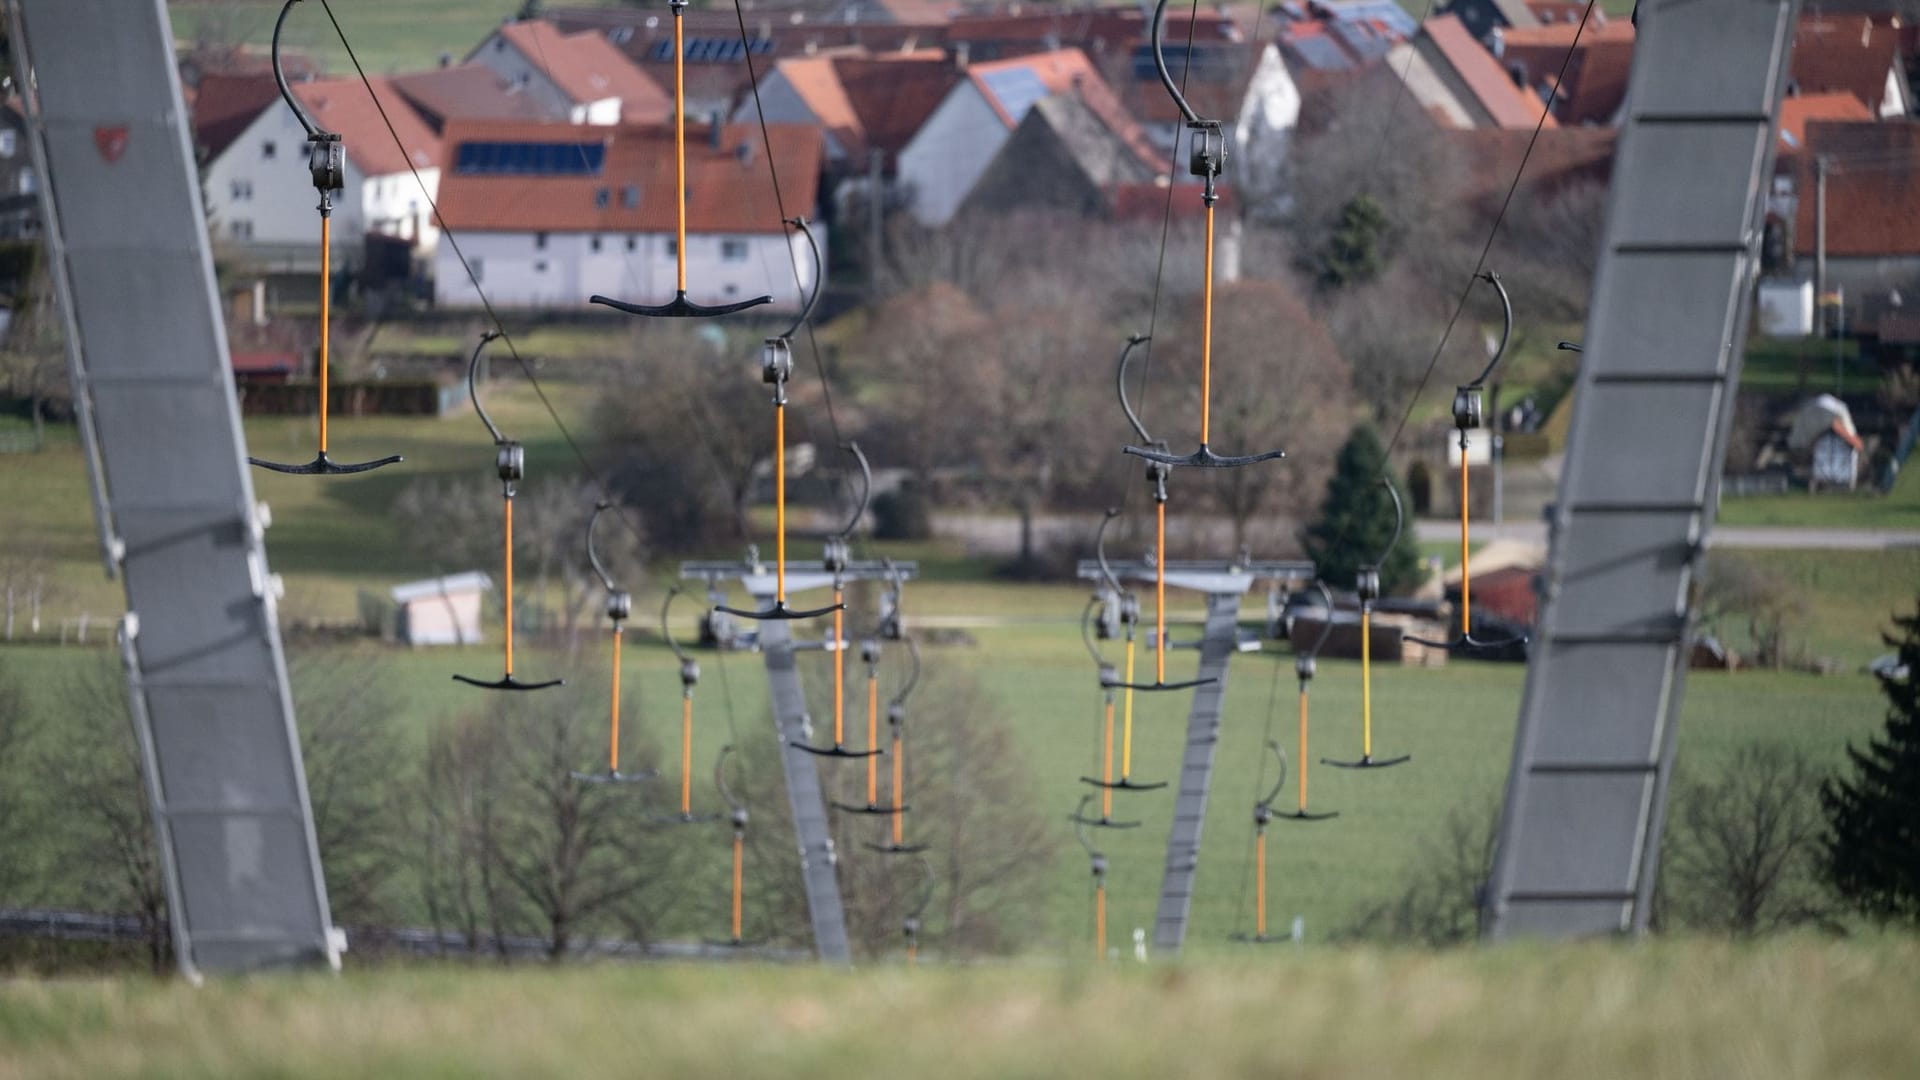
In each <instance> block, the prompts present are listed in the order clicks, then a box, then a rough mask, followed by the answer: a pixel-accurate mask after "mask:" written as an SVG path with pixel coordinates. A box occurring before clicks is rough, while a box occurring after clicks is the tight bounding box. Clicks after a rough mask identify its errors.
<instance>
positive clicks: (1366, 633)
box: [1320, 476, 1413, 769]
mask: <svg viewBox="0 0 1920 1080" xmlns="http://www.w3.org/2000/svg"><path fill="white" fill-rule="evenodd" d="M1380 486H1381V487H1384V488H1386V489H1387V495H1388V497H1389V498H1391V499H1392V500H1393V536H1391V537H1390V538H1388V540H1387V546H1386V547H1383V548H1381V549H1380V555H1379V557H1378V558H1376V559H1374V560H1373V562H1371V563H1369V564H1368V565H1366V566H1363V567H1361V568H1360V570H1359V572H1358V573H1357V574H1355V575H1354V592H1355V593H1357V594H1358V595H1359V597H1360V759H1359V760H1358V761H1335V760H1333V759H1332V758H1321V759H1320V764H1322V765H1332V766H1335V767H1337V768H1341V769H1384V768H1386V767H1388V766H1390V765H1400V764H1403V763H1405V762H1408V761H1411V760H1413V755H1412V754H1402V755H1400V756H1399V757H1395V758H1383V759H1381V760H1378V761H1376V760H1374V757H1373V602H1374V601H1375V600H1377V599H1379V597H1380V564H1381V563H1383V562H1386V561H1387V556H1388V555H1391V554H1392V553H1393V549H1394V546H1395V545H1396V544H1398V543H1400V528H1401V526H1402V525H1403V524H1404V523H1405V517H1404V515H1403V514H1402V513H1401V508H1400V493H1399V492H1398V491H1396V490H1394V487H1393V481H1392V480H1391V479H1390V478H1388V477H1386V476H1382V477H1381V478H1380Z"/></svg>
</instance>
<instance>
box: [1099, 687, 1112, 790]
mask: <svg viewBox="0 0 1920 1080" xmlns="http://www.w3.org/2000/svg"><path fill="white" fill-rule="evenodd" d="M1106 713H1107V721H1106V727H1105V734H1103V735H1102V736H1101V738H1100V782H1101V784H1102V787H1101V788H1100V820H1102V821H1106V820H1108V819H1110V818H1112V817H1113V691H1112V690H1108V691H1107V705H1106Z"/></svg>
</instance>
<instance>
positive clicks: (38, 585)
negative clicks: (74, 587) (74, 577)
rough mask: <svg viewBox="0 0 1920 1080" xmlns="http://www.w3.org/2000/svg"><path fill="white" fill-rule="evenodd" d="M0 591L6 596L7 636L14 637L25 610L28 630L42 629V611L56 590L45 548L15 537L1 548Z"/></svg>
mask: <svg viewBox="0 0 1920 1080" xmlns="http://www.w3.org/2000/svg"><path fill="white" fill-rule="evenodd" d="M0 594H4V600H5V615H4V625H5V636H6V640H8V641H12V640H13V635H14V630H15V625H16V622H17V619H18V616H19V615H20V613H21V612H22V610H24V611H25V613H26V616H27V632H28V633H29V634H38V633H39V632H40V611H41V608H42V607H43V606H44V605H45V604H46V602H47V601H48V600H51V599H53V598H54V596H55V595H56V594H57V586H55V585H54V584H53V562H52V560H51V559H49V558H47V552H46V548H45V547H44V546H43V545H42V544H40V543H38V542H36V541H32V540H24V541H16V542H13V543H11V544H9V545H8V547H7V550H6V551H5V552H0Z"/></svg>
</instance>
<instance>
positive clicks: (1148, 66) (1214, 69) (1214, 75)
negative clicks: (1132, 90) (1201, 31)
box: [1133, 45, 1236, 83]
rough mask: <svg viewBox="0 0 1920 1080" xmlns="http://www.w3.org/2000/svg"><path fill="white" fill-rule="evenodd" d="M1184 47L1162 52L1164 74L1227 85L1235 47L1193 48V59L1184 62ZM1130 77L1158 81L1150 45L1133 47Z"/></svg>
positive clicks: (1164, 48) (1212, 46) (1185, 50)
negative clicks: (1164, 65)
mask: <svg viewBox="0 0 1920 1080" xmlns="http://www.w3.org/2000/svg"><path fill="white" fill-rule="evenodd" d="M1187 51H1188V50H1187V47H1186V46H1185V45H1165V46H1162V48H1161V52H1162V53H1163V54H1164V55H1165V56H1166V58H1167V72H1168V73H1169V74H1171V75H1172V76H1173V77H1174V78H1176V79H1178V78H1179V77H1180V76H1181V73H1182V72H1184V73H1185V74H1186V76H1187V80H1188V81H1189V82H1195V81H1197V82H1213V83H1217V82H1226V81H1227V80H1229V79H1230V78H1232V76H1233V55H1232V54H1233V52H1235V51H1236V49H1235V48H1234V47H1224V48H1223V47H1221V46H1218V45H1196V46H1194V47H1193V50H1192V51H1193V59H1192V60H1191V61H1189V60H1188V59H1187ZM1133 77H1134V78H1135V79H1138V80H1140V81H1141V82H1146V81H1148V80H1151V79H1157V78H1159V72H1158V71H1157V70H1156V69H1155V68H1154V66H1153V46H1151V45H1136V46H1134V48H1133Z"/></svg>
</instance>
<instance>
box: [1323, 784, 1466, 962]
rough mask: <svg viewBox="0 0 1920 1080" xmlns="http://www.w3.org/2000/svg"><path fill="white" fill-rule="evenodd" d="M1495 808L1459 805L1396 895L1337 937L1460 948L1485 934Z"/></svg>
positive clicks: (1373, 905) (1365, 912)
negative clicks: (1482, 928)
mask: <svg viewBox="0 0 1920 1080" xmlns="http://www.w3.org/2000/svg"><path fill="white" fill-rule="evenodd" d="M1499 820H1500V816H1499V812H1498V811H1497V810H1495V809H1488V808H1481V809H1469V808H1466V807H1456V808H1455V809H1454V810H1453V811H1452V812H1450V813H1449V814H1447V818H1446V821H1445V822H1444V823H1443V824H1442V825H1441V826H1440V828H1439V829H1438V830H1437V832H1435V833H1434V834H1433V835H1430V836H1429V837H1428V838H1427V842H1426V843H1424V844H1422V845H1421V847H1422V850H1423V851H1424V853H1425V854H1424V855H1423V857H1422V858H1421V860H1420V861H1419V862H1418V863H1416V864H1415V865H1414V866H1413V867H1411V868H1410V869H1409V870H1408V871H1407V873H1406V875H1405V877H1404V878H1403V879H1402V882H1401V884H1400V887H1399V889H1398V891H1397V892H1395V893H1394V894H1393V895H1391V896H1388V897H1385V898H1383V899H1380V900H1377V901H1374V902H1372V903H1369V904H1367V905H1365V906H1363V907H1362V908H1361V909H1360V911H1359V913H1358V914H1357V915H1356V916H1355V917H1354V918H1353V919H1352V920H1351V921H1350V922H1349V923H1348V924H1347V925H1346V927H1344V928H1343V929H1341V930H1340V931H1338V932H1337V933H1336V934H1335V935H1334V936H1335V937H1336V938H1339V939H1343V940H1350V941H1397V942H1415V943H1419V944H1424V945H1435V946H1440V945H1461V944H1465V943H1467V942H1470V941H1472V940H1473V939H1474V938H1475V937H1477V936H1478V935H1479V932H1480V915H1481V909H1482V906H1483V903H1484V900H1485V893H1486V885H1487V879H1488V878H1490V877H1491V876H1492V875H1493V850H1494V842H1495V839H1496V837H1497V835H1498V831H1499Z"/></svg>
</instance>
